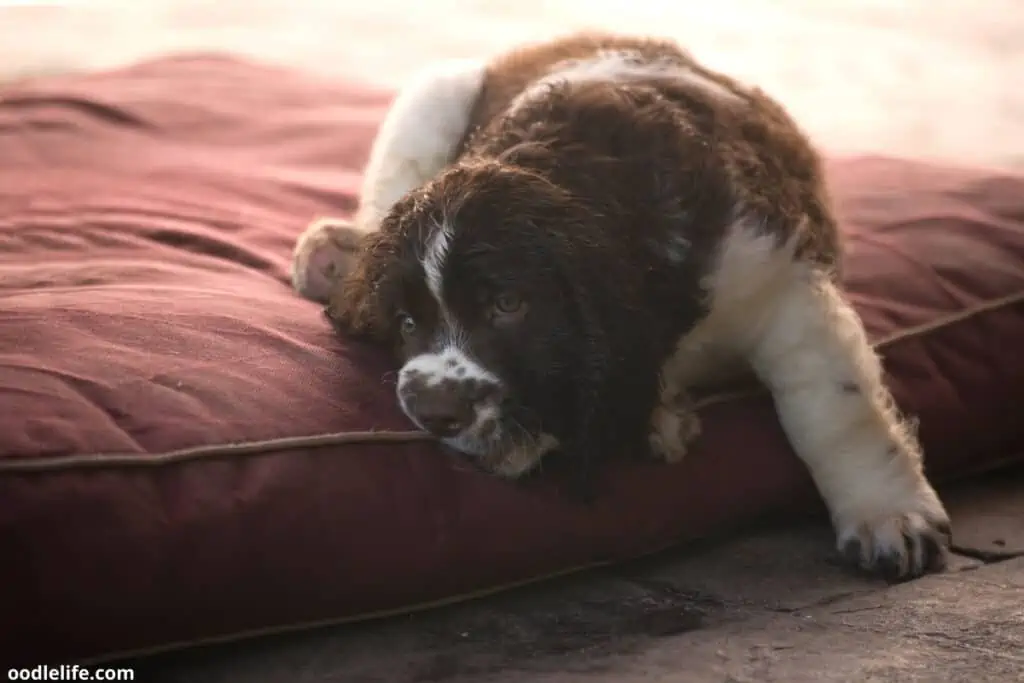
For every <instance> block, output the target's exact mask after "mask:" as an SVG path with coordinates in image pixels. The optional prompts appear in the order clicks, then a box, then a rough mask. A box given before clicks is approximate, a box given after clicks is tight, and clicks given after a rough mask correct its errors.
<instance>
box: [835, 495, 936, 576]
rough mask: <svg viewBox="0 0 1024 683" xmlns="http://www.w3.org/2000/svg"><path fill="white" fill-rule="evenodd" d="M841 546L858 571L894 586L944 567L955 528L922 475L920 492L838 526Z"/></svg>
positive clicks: (844, 555)
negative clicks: (887, 581)
mask: <svg viewBox="0 0 1024 683" xmlns="http://www.w3.org/2000/svg"><path fill="white" fill-rule="evenodd" d="M836 534H837V547H838V548H839V551H840V552H841V553H842V554H843V557H844V558H845V559H846V560H847V561H848V562H850V563H851V564H853V565H854V566H856V567H858V568H860V569H862V570H864V571H868V572H871V573H872V574H878V575H880V576H882V577H883V578H886V579H888V580H890V581H905V580H907V579H913V578H916V577H919V576H921V575H923V574H926V573H929V572H937V571H941V570H942V569H943V568H944V567H945V563H946V555H947V552H948V550H949V543H950V535H951V527H950V522H949V515H948V514H947V513H946V510H945V508H944V507H943V506H942V503H941V501H940V500H939V498H938V496H937V495H936V493H935V490H934V489H933V488H932V487H931V485H930V484H928V482H927V481H925V480H924V477H923V476H922V478H921V481H920V482H919V484H918V486H917V488H916V490H915V491H914V492H913V493H911V494H908V495H907V496H906V497H904V498H903V499H902V500H899V501H891V503H890V504H889V505H887V506H885V507H884V508H883V509H876V510H868V511H867V512H866V513H863V514H860V515H855V516H851V517H850V518H849V519H842V520H839V521H838V522H837V523H836Z"/></svg>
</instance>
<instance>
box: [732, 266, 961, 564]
mask: <svg viewBox="0 0 1024 683" xmlns="http://www.w3.org/2000/svg"><path fill="white" fill-rule="evenodd" d="M795 270H796V272H795V273H794V277H792V278H789V279H788V281H786V282H785V284H782V285H780V287H779V288H778V289H777V290H775V296H774V297H773V298H774V301H773V305H772V306H771V307H770V315H769V316H768V317H767V318H766V322H765V324H764V327H763V328H762V329H761V330H760V334H759V336H758V338H757V341H756V342H755V344H754V346H753V348H752V349H751V354H750V362H751V365H752V367H753V368H754V371H755V372H756V373H757V374H758V376H759V377H760V378H761V379H762V381H764V382H765V384H767V385H768V387H769V389H770V390H771V392H772V394H773V396H774V399H775V406H776V409H777V411H778V415H779V419H780V420H781V422H782V425H783V428H784V429H785V431H786V433H787V435H788V437H789V439H790V441H791V443H792V445H793V448H794V450H795V451H796V452H797V454H798V455H799V456H800V457H801V458H802V459H803V461H804V462H805V463H806V465H807V467H808V468H809V469H810V472H811V475H812V476H813V478H814V481H815V483H816V484H817V487H818V490H819V491H820V492H821V495H822V497H823V499H824V500H825V503H826V504H827V506H828V508H829V511H830V512H831V515H832V519H833V523H834V525H835V528H836V533H837V541H838V546H839V548H840V550H842V551H843V553H844V554H845V555H846V556H847V557H848V559H850V560H851V561H854V562H856V563H857V564H859V565H860V567H862V568H863V569H866V570H871V571H876V572H879V573H881V574H883V575H886V576H887V577H889V578H894V579H905V578H911V577H914V576H918V575H920V574H922V573H924V572H926V571H929V570H931V569H936V568H938V567H940V566H941V563H942V561H943V560H944V557H945V548H946V546H947V545H948V542H949V539H948V536H949V517H948V516H947V514H946V511H945V509H944V508H943V506H942V503H941V502H940V501H939V498H938V496H937V495H936V493H935V491H934V489H933V488H932V486H931V485H930V484H929V482H928V480H927V479H926V478H925V475H924V472H923V467H922V457H921V452H920V446H919V445H918V442H917V440H916V437H915V435H914V434H913V432H912V429H911V427H910V426H909V425H908V424H907V423H905V422H904V421H903V420H902V419H901V418H900V416H899V415H898V413H897V411H896V409H895V407H894V406H893V401H892V397H891V395H890V393H889V391H888V389H887V388H886V387H885V386H884V384H883V374H882V367H881V363H880V362H879V359H878V357H877V356H876V354H875V352H874V350H873V349H872V348H871V346H870V345H869V343H868V340H867V336H866V334H865V332H864V327H863V325H862V323H861V321H860V319H859V317H858V316H857V314H856V312H855V311H854V310H853V308H852V307H851V306H850V305H849V304H848V303H847V302H846V301H845V299H844V298H843V296H842V295H841V294H840V292H839V291H838V290H837V288H836V287H835V285H834V284H833V283H832V282H831V281H830V280H829V278H828V277H827V275H826V274H825V273H822V272H819V271H816V270H815V269H813V268H811V267H809V266H800V265H799V264H798V265H797V267H796V269H795Z"/></svg>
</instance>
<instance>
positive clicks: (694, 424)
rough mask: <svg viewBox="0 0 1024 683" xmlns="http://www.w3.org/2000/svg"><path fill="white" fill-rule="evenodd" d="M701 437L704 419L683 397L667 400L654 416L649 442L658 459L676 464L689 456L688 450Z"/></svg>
mask: <svg viewBox="0 0 1024 683" xmlns="http://www.w3.org/2000/svg"><path fill="white" fill-rule="evenodd" d="M699 434H700V418H699V417H697V413H696V411H695V410H694V409H693V406H692V404H691V402H690V400H689V399H688V397H686V396H685V395H683V394H678V395H674V396H670V397H665V396H663V397H662V399H661V401H660V402H659V403H658V405H657V406H655V408H654V412H653V413H652V415H651V431H650V434H649V435H648V437H647V439H648V442H649V443H650V445H651V451H652V452H653V454H654V455H655V457H657V458H659V459H661V460H664V461H665V462H667V463H676V462H679V461H680V460H682V459H683V457H684V456H685V455H686V450H687V446H688V444H689V443H690V441H692V440H693V439H695V438H696V437H697V436H698V435H699Z"/></svg>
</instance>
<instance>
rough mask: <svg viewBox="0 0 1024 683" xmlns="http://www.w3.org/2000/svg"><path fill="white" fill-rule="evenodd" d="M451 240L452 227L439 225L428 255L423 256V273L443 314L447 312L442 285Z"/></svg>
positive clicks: (429, 244)
mask: <svg viewBox="0 0 1024 683" xmlns="http://www.w3.org/2000/svg"><path fill="white" fill-rule="evenodd" d="M451 238H452V230H451V227H450V226H448V225H447V224H442V225H439V226H438V227H437V229H436V230H435V231H434V234H433V235H431V237H430V240H429V241H428V242H427V245H426V246H427V248H426V253H425V254H424V255H423V260H422V262H421V263H422V265H423V272H424V273H425V274H426V279H427V289H429V290H430V293H431V294H433V295H434V299H436V300H437V305H438V306H439V307H440V309H441V311H442V313H444V312H445V311H446V310H447V309H446V308H445V305H444V297H443V296H442V292H443V286H442V285H443V279H444V264H445V259H446V258H447V257H448V243H449V242H450V241H451Z"/></svg>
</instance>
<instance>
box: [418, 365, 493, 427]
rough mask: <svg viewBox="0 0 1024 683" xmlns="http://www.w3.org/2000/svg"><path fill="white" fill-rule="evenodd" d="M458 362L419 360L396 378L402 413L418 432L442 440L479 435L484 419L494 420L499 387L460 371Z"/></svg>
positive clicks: (483, 377) (475, 373) (476, 374)
mask: <svg viewBox="0 0 1024 683" xmlns="http://www.w3.org/2000/svg"><path fill="white" fill-rule="evenodd" d="M463 367H464V366H463V364H462V363H460V362H458V361H457V360H450V359H444V358H442V359H437V357H429V356H426V357H421V358H419V359H414V360H413V361H411V362H410V363H409V364H407V365H406V366H405V367H404V368H403V369H402V371H401V372H400V373H399V377H398V398H399V401H400V403H401V406H402V409H403V410H404V411H405V413H406V415H408V416H409V418H410V419H411V420H412V421H413V422H415V423H416V424H418V425H419V426H420V427H421V428H423V429H425V430H426V431H428V432H430V433H431V434H433V435H434V436H437V437H439V438H442V439H451V438H454V437H457V436H459V435H460V434H463V433H467V432H470V433H475V431H478V430H477V429H476V428H477V427H479V426H480V425H478V423H480V422H482V420H484V418H485V417H489V418H490V419H493V417H494V415H493V413H494V411H495V409H496V407H497V404H498V402H499V401H500V399H501V395H502V387H501V383H500V382H497V381H496V378H493V377H492V376H490V375H489V374H488V373H485V372H484V371H482V370H478V369H476V368H473V370H475V371H472V372H471V371H469V369H468V368H467V369H466V371H462V370H461V369H460V368H463Z"/></svg>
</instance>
